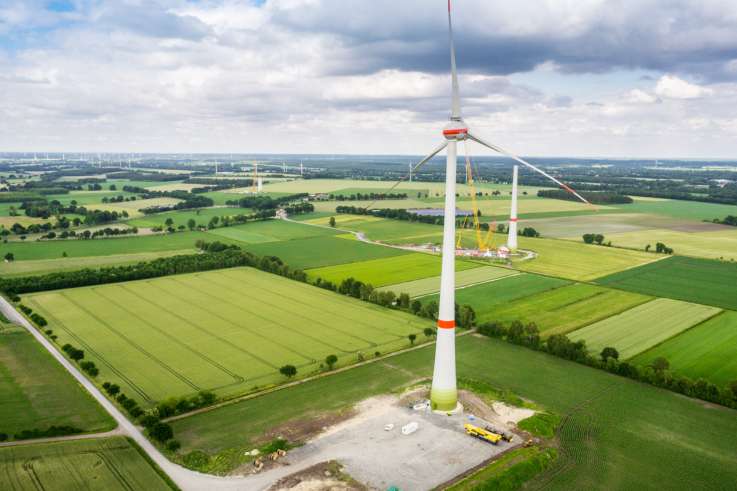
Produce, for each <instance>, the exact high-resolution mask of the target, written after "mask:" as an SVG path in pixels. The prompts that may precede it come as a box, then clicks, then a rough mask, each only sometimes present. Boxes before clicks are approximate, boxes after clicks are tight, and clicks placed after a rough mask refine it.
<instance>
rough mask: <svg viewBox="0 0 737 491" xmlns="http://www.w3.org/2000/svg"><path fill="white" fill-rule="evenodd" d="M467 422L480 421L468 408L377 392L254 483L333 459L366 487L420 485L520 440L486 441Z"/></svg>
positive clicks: (407, 489) (409, 490)
mask: <svg viewBox="0 0 737 491" xmlns="http://www.w3.org/2000/svg"><path fill="white" fill-rule="evenodd" d="M412 421H415V422H417V423H418V425H419V428H418V429H417V431H416V432H414V433H413V434H411V435H403V434H402V426H404V425H406V424H408V423H410V422H412ZM466 422H471V423H473V424H477V425H480V426H482V427H483V425H484V423H483V422H482V421H480V420H479V419H478V418H476V419H475V420H474V421H469V419H468V415H467V414H466V415H463V414H460V415H454V416H447V415H439V414H435V413H433V412H430V411H426V410H420V411H415V410H412V409H410V408H408V407H405V406H399V405H397V403H396V398H390V397H382V398H377V399H374V400H371V407H365V408H362V410H361V411H360V412H359V414H358V415H357V416H356V417H354V418H351V419H350V420H347V421H345V422H343V423H340V424H338V425H336V426H335V427H332V428H330V429H327V431H325V432H324V433H323V434H322V435H320V436H318V437H317V438H315V439H314V440H312V441H311V442H308V443H307V444H305V445H304V446H302V447H300V448H297V449H295V450H293V451H291V452H289V454H288V455H287V456H286V457H285V458H284V459H282V460H280V464H281V465H278V466H277V467H275V468H273V469H271V470H269V471H266V472H264V473H262V474H259V475H256V476H253V477H254V484H256V482H259V481H260V482H264V481H266V480H270V481H271V482H274V481H276V480H278V479H280V478H282V477H283V476H286V475H289V474H292V473H295V472H299V471H300V470H302V469H304V468H307V467H309V466H311V465H314V464H316V463H319V462H324V461H327V460H336V461H338V462H340V463H341V464H342V465H343V466H345V472H346V473H348V474H349V475H350V476H351V477H353V478H354V479H356V480H357V481H359V482H361V483H363V484H365V485H367V486H368V487H369V488H370V489H380V490H384V489H388V488H389V487H390V486H397V487H398V488H399V489H401V490H402V491H414V490H418V491H424V490H428V489H432V488H434V487H436V486H439V485H440V484H443V483H445V482H448V481H450V480H451V479H453V478H455V477H456V476H458V475H460V474H463V473H464V472H466V471H468V470H470V469H472V468H474V467H476V466H478V465H480V464H482V463H484V462H485V461H487V460H489V459H491V458H493V457H495V456H498V455H499V454H501V453H503V452H505V451H507V450H509V449H511V448H515V447H517V446H519V445H520V444H521V443H522V439H521V438H519V437H515V438H514V440H513V441H512V442H511V443H508V442H505V441H502V442H500V443H499V444H498V445H492V444H490V443H485V442H483V441H481V440H477V439H475V438H472V437H470V436H468V435H466V433H465V431H464V429H463V424H464V423H466ZM389 423H392V424H394V428H393V429H392V430H391V431H386V430H385V429H384V427H385V425H387V424H389ZM265 478H266V479H265ZM268 478H270V479H268Z"/></svg>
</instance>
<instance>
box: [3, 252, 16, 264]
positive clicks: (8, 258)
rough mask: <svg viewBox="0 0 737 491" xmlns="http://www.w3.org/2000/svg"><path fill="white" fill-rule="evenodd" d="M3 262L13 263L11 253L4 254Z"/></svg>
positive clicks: (13, 259)
mask: <svg viewBox="0 0 737 491" xmlns="http://www.w3.org/2000/svg"><path fill="white" fill-rule="evenodd" d="M5 260H6V261H8V262H11V261H15V256H14V255H13V253H12V252H8V253H7V254H5Z"/></svg>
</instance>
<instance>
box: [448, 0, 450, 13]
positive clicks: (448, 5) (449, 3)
mask: <svg viewBox="0 0 737 491" xmlns="http://www.w3.org/2000/svg"><path fill="white" fill-rule="evenodd" d="M448 12H450V0H448Z"/></svg>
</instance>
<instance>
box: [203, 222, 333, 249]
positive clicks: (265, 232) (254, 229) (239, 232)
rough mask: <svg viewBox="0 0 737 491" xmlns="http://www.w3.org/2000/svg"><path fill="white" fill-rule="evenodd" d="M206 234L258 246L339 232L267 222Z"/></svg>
mask: <svg viewBox="0 0 737 491" xmlns="http://www.w3.org/2000/svg"><path fill="white" fill-rule="evenodd" d="M207 233H208V234H210V235H211V240H222V239H219V238H218V237H221V238H226V239H231V240H237V241H240V242H245V243H248V244H259V243H262V242H278V241H282V240H292V239H304V238H307V237H325V236H330V235H336V234H338V233H340V232H338V231H337V230H333V229H330V228H326V227H313V226H310V225H303V224H301V223H293V222H286V221H283V220H267V221H262V222H251V223H246V224H244V225H235V226H233V227H220V228H216V229H213V230H208V232H207Z"/></svg>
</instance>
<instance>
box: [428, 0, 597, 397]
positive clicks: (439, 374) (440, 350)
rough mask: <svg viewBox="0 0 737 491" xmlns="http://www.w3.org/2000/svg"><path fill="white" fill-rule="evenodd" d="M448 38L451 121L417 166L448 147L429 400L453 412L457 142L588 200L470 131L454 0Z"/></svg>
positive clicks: (454, 395) (456, 394) (455, 392)
mask: <svg viewBox="0 0 737 491" xmlns="http://www.w3.org/2000/svg"><path fill="white" fill-rule="evenodd" d="M448 37H449V41H450V74H451V89H452V93H451V111H450V121H449V122H448V124H446V125H445V128H444V129H443V137H444V138H445V141H443V142H442V143H441V144H440V145H438V147H437V148H435V150H433V151H432V153H431V154H430V155H428V156H427V157H425V158H424V159H422V160H420V161H419V162H418V163H417V165H415V166H414V170H415V171H416V170H417V169H418V168H419V167H420V166H422V165H424V164H425V163H426V162H427V161H429V160H430V159H432V158H433V157H434V156H435V155H437V154H438V153H440V152H441V151H442V150H443V149H445V150H446V164H445V212H444V217H445V219H444V220H443V247H442V267H441V271H440V309H439V312H438V335H437V342H436V344H435V366H434V369H433V377H432V388H431V391H430V402H431V405H432V408H433V409H434V410H437V411H454V410H456V408H457V407H458V392H457V389H456V363H455V325H456V324H455V217H456V167H457V150H458V148H457V147H458V142H465V141H466V140H472V141H475V142H476V143H479V144H481V145H483V146H484V147H487V148H489V149H490V150H493V151H494V152H497V153H499V154H501V155H504V156H506V157H509V158H511V159H513V160H516V161H517V162H519V163H520V164H522V165H524V166H526V167H529V168H530V169H532V170H534V171H535V172H538V173H539V174H542V175H543V176H545V177H546V178H548V179H550V180H551V181H553V182H555V183H556V184H558V185H559V186H561V187H562V188H563V189H565V190H566V191H568V192H569V193H572V194H573V195H574V196H576V198H577V199H579V200H581V201H583V202H584V203H587V204H589V203H588V201H586V200H585V199H584V198H583V197H582V196H581V195H580V194H578V193H576V192H575V191H574V190H573V189H571V188H570V187H568V186H567V185H565V184H563V183H562V182H560V181H559V180H557V179H556V178H554V177H553V176H551V175H549V174H548V173H546V172H544V171H543V170H541V169H538V168H537V167H535V166H534V165H532V164H530V163H529V162H527V161H525V160H523V159H521V158H520V157H518V156H516V155H514V154H512V153H510V152H508V151H506V150H504V149H503V148H501V147H499V146H498V145H494V144H491V143H488V142H486V141H484V140H482V139H481V138H479V137H478V136H476V135H474V134H473V133H471V131H470V130H469V128H468V125H467V124H466V123H465V122H464V121H463V118H462V117H461V98H460V93H459V92H460V91H459V88H458V73H457V70H456V55H455V46H454V44H453V23H452V20H451V0H448Z"/></svg>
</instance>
